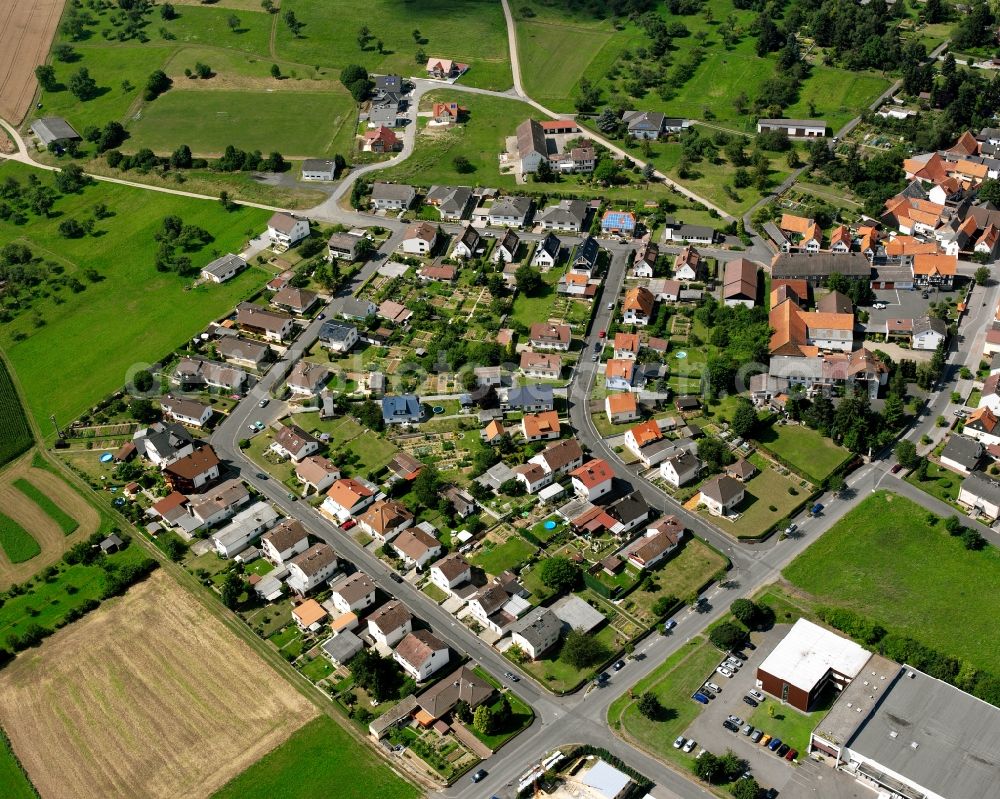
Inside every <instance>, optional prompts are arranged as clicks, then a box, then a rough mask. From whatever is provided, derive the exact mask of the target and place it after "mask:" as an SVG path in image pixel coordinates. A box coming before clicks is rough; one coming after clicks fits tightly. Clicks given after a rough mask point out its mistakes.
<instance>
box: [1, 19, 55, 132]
mask: <svg viewBox="0 0 1000 799" xmlns="http://www.w3.org/2000/svg"><path fill="white" fill-rule="evenodd" d="M62 9H63V0H0V117H3V118H4V119H6V120H7V121H8V122H11V123H13V124H15V125H16V124H18V123H19V122H20V121H21V120H22V119H24V115H25V114H26V113H27V111H28V108H29V107H30V106H31V98H32V97H34V96H35V88H36V86H37V82H36V81H35V67H36V66H38V65H39V64H44V63H45V54H46V53H48V52H49V45H50V44H51V43H52V36H53V34H54V33H55V30H56V25H57V24H58V23H59V15H60V14H61V13H62Z"/></svg>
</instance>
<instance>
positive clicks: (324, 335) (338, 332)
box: [319, 321, 358, 354]
mask: <svg viewBox="0 0 1000 799" xmlns="http://www.w3.org/2000/svg"><path fill="white" fill-rule="evenodd" d="M319 341H320V344H322V345H323V346H324V347H326V348H327V349H328V350H330V352H336V353H341V354H342V353H345V352H350V351H351V350H352V349H353V348H354V345H355V344H357V343H358V329H357V328H356V327H355V326H354V325H347V324H344V323H343V322H334V321H327V322H324V323H323V326H322V327H321V328H320V329H319Z"/></svg>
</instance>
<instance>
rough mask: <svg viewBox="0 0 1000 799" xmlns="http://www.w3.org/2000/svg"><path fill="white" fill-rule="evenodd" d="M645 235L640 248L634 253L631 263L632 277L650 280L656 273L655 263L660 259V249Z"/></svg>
mask: <svg viewBox="0 0 1000 799" xmlns="http://www.w3.org/2000/svg"><path fill="white" fill-rule="evenodd" d="M648 238H649V236H648V235H647V236H646V238H645V239H643V243H642V246H641V247H640V248H639V249H638V250H637V251H636V253H635V260H634V261H633V262H632V277H639V278H651V277H653V275H654V273H655V271H656V261H657V259H658V258H659V257H660V248H659V247H658V246H657V245H656V244H655V243H654V242H652V241H649V240H648Z"/></svg>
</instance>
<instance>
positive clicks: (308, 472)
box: [295, 455, 340, 494]
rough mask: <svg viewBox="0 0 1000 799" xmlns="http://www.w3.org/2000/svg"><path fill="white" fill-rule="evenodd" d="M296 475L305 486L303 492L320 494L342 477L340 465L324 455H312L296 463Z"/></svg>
mask: <svg viewBox="0 0 1000 799" xmlns="http://www.w3.org/2000/svg"><path fill="white" fill-rule="evenodd" d="M295 477H296V479H298V481H299V482H300V483H302V485H303V486H304V490H303V494H308V493H309V492H310V491H315V492H316V493H317V494H319V493H322V492H323V491H326V489H328V488H329V487H330V486H332V485H333V483H334V481H336V480H339V479H340V467H339V466H337V464H335V463H334V462H333V461H331V460H330V459H329V458H324V457H323V456H322V455H310V456H309V457H307V458H303V459H302V460H301V461H300V462H299V463H298V464H296V466H295Z"/></svg>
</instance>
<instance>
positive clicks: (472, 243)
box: [451, 225, 482, 259]
mask: <svg viewBox="0 0 1000 799" xmlns="http://www.w3.org/2000/svg"><path fill="white" fill-rule="evenodd" d="M481 241H482V236H480V235H479V231H478V230H476V229H475V228H474V227H473V226H472V225H466V226H465V227H464V228H462V232H461V233H460V234H459V236H458V238H457V239H456V240H455V246H454V247H452V250H451V255H452V257H453V258H462V259H468V258H475V257H476V250H477V249H479V243H480V242H481Z"/></svg>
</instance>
